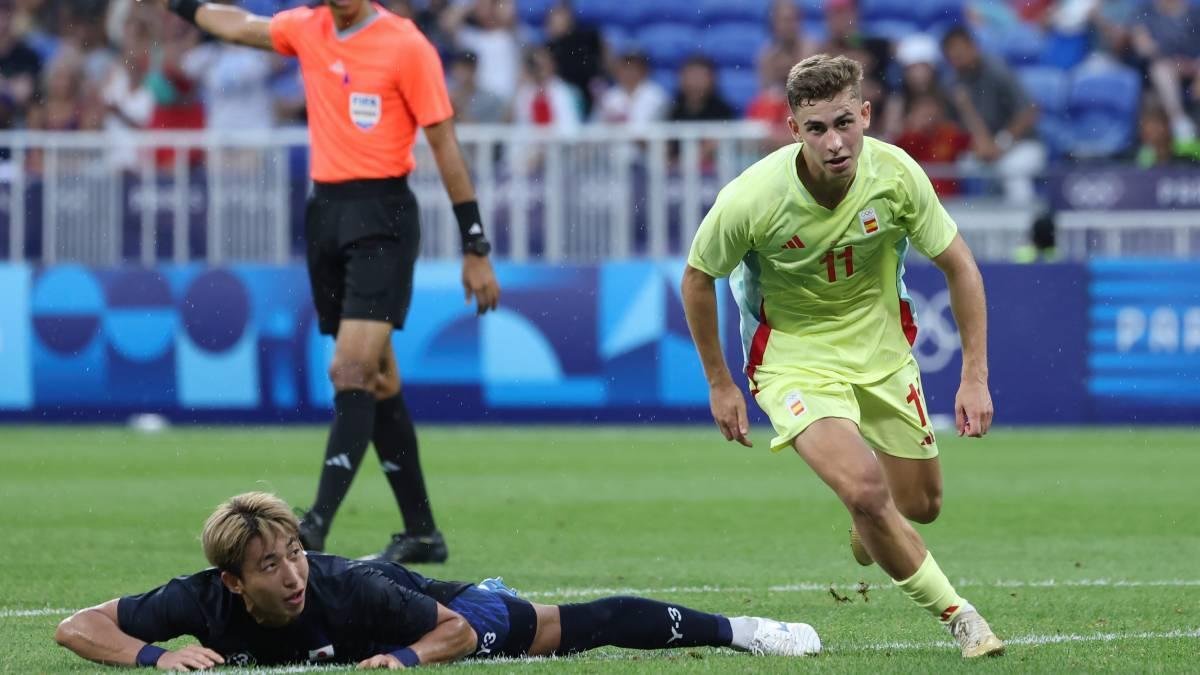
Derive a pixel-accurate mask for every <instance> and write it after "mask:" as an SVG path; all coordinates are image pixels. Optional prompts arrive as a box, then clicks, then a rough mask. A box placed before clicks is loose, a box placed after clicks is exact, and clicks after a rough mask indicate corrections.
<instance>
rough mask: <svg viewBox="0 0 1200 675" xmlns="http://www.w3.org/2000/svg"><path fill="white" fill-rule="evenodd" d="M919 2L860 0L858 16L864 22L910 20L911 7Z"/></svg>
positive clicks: (905, 0) (911, 18)
mask: <svg viewBox="0 0 1200 675" xmlns="http://www.w3.org/2000/svg"><path fill="white" fill-rule="evenodd" d="M920 4H922V3H920V2H919V1H918V2H913V0H860V1H859V3H858V16H859V19H861V20H862V21H863V22H864V23H870V22H872V21H899V20H903V21H912V20H913V14H914V12H913V8H914V6H919V5H920Z"/></svg>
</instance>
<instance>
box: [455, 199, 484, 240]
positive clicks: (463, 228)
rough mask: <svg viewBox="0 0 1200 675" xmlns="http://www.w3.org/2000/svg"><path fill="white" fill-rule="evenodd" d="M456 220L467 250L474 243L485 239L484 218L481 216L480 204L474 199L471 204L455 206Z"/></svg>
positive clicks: (464, 203)
mask: <svg viewBox="0 0 1200 675" xmlns="http://www.w3.org/2000/svg"><path fill="white" fill-rule="evenodd" d="M454 218H455V219H456V220H458V233H459V234H460V235H462V243H463V247H464V248H465V247H466V246H467V244H470V243H471V242H473V241H476V240H479V239H483V238H484V237H483V218H482V217H480V215H479V202H477V201H475V200H474V199H472V200H471V201H469V202H463V203H461V204H455V205H454Z"/></svg>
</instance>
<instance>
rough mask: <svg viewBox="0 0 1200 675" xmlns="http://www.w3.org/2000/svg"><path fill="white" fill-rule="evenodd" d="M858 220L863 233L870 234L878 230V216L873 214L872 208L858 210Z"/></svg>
mask: <svg viewBox="0 0 1200 675" xmlns="http://www.w3.org/2000/svg"><path fill="white" fill-rule="evenodd" d="M858 222H860V223H862V228H863V234H866V235H872V234H875V233H876V232H878V231H879V218H878V217H876V216H875V209H873V208H869V209H863V210H862V211H859V212H858Z"/></svg>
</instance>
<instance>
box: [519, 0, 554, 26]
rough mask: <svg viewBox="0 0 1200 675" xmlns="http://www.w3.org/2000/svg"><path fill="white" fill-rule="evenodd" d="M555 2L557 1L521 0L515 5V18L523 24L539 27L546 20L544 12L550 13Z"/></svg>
mask: <svg viewBox="0 0 1200 675" xmlns="http://www.w3.org/2000/svg"><path fill="white" fill-rule="evenodd" d="M556 2H558V0H521V2H518V3H517V16H518V17H520V19H521V21H523V22H525V23H536V24H539V25H540V24H541V23H542V20H543V19H544V18H546V12H548V11H550V8H551V7H553V6H554V4H555V3H556Z"/></svg>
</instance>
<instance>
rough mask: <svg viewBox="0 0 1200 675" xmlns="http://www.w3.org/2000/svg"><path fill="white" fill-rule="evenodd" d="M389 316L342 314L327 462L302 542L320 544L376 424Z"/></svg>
mask: <svg viewBox="0 0 1200 675" xmlns="http://www.w3.org/2000/svg"><path fill="white" fill-rule="evenodd" d="M391 334H392V324H391V323H390V322H387V321H373V320H365V319H342V320H341V322H340V323H339V324H338V328H337V343H336V347H335V349H334V355H333V363H331V364H330V366H329V379H330V381H331V382H332V383H333V389H334V396H333V408H334V416H333V424H332V426H331V427H330V429H329V440H328V442H327V443H326V446H325V462H324V464H323V465H322V467H321V478H320V481H319V482H318V483H317V498H316V501H315V502H314V503H313V507H312V509H311V510H310V511H309V513H308V514H306V517H305V521H304V523H302V525H303V529H302V530H301V539H303V540H304V542H303V543H304V545H305V547H306V548H309V549H312V550H322V549H324V544H325V541H324V540H325V535H326V534H328V532H329V527H330V525H332V524H333V517H334V515H336V514H337V510H338V507H340V506H341V505H342V500H344V499H345V498H346V493H347V492H348V491H349V489H350V483H351V482H353V480H354V475H355V474H356V473H358V467H359V465H361V464H362V460H363V455H365V454H366V452H367V444H368V443H370V442H371V436H372V434H373V433H374V429H375V406H376V401H375V386H376V377H377V375H378V374H379V364H380V360H381V359H382V358H383V356H384V350H385V349H386V348H388V346H389V345H390V342H389V339H390V337H391Z"/></svg>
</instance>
